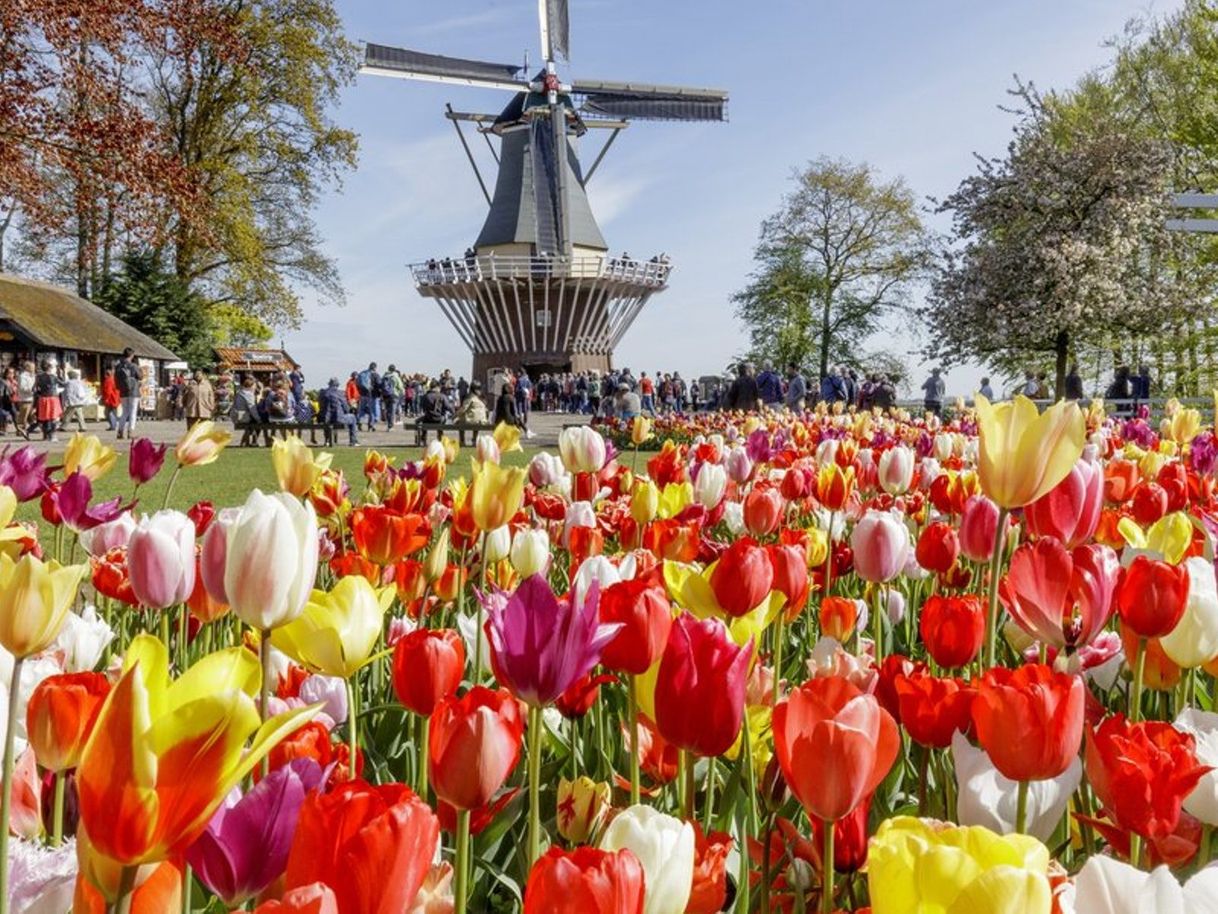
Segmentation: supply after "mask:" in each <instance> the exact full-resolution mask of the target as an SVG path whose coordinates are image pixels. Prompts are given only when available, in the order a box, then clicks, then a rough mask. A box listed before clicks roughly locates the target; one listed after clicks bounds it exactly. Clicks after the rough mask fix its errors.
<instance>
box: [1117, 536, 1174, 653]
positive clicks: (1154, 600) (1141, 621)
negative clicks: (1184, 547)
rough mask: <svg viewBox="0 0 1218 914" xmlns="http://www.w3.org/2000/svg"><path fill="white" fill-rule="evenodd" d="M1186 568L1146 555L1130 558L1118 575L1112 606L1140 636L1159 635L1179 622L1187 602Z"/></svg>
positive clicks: (1153, 636)
mask: <svg viewBox="0 0 1218 914" xmlns="http://www.w3.org/2000/svg"><path fill="white" fill-rule="evenodd" d="M1188 596H1189V568H1188V566H1187V565H1171V564H1169V563H1167V562H1163V561H1159V560H1157V559H1152V558H1150V557H1149V556H1146V555H1139V556H1137V557H1136V558H1134V560H1133V562H1132V564H1130V566H1129V567H1128V568H1126V569H1125V572H1124V574H1123V575H1122V576H1121V583H1120V586H1119V587H1118V588H1117V593H1116V609H1117V612H1118V613H1120V616H1121V621H1122V622H1124V623H1125V625H1127V626H1128V627H1129V628H1130V629H1132V630H1133V631H1134V632H1136V633H1137V635H1138V636H1139V637H1141V638H1161V637H1162V636H1164V635H1166V634H1167V633H1168V632H1170V631H1171V630H1172V629H1174V628H1175V627H1176V625H1177V624H1178V623H1179V621H1180V618H1181V617H1182V616H1183V615H1184V608H1185V606H1187V605H1188Z"/></svg>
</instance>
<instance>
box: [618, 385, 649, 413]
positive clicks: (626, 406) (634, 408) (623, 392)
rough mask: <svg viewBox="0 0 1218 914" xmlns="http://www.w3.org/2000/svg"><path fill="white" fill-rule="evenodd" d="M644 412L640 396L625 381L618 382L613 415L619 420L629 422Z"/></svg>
mask: <svg viewBox="0 0 1218 914" xmlns="http://www.w3.org/2000/svg"><path fill="white" fill-rule="evenodd" d="M642 411H643V404H642V401H641V400H640V399H639V395H638V394H636V393H635V392H634V391H633V390H631V389H630V385H629V384H628V383H626V382H625V381H620V382H618V385H617V396H616V397H614V398H613V413H614V415H615V416H617V417H618V418H619V419H623V420H625V421H627V422H629V421H630V420H631V419H633V418H634V417H635V416H637V415H639V413H641V412H642Z"/></svg>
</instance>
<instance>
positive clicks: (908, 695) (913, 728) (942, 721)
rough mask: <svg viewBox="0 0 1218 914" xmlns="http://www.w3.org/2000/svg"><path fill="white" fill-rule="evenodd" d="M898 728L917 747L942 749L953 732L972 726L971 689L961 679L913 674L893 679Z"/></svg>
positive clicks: (947, 743)
mask: <svg viewBox="0 0 1218 914" xmlns="http://www.w3.org/2000/svg"><path fill="white" fill-rule="evenodd" d="M893 687H894V688H895V689H896V693H897V701H898V702H899V704H900V708H901V726H902V727H904V728H905V732H906V733H908V734H909V738H910V739H912V740H913V741H914V742H915V743H917V744H918V745H920V746H927V747H929V748H934V749H946V748H947V747H948V746H950V745H951V744H952V736H953V735H954V734H955V733H956V731H958V730H959V731H962V732H968V729H969V725H970V724H971V723H972V707H973V695H974V692H973V690H972V689H971V688H970V687H969V686H968V685H967V684H966V683H965V682H964V680H962V679H957V678H952V677H944V678H942V679H941V678H939V677H937V676H931V675H930V674H929V673H925V672H921V671H915V672H913V673H910V674H909V675H908V676H906V675H900V676H897V677H896V678H895V679H894V680H893Z"/></svg>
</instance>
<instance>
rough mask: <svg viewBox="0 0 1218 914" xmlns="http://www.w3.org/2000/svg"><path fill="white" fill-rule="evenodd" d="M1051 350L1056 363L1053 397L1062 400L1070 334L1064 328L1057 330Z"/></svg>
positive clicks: (1064, 393)
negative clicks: (1055, 357)
mask: <svg viewBox="0 0 1218 914" xmlns="http://www.w3.org/2000/svg"><path fill="white" fill-rule="evenodd" d="M1053 351H1054V354H1055V355H1056V356H1057V363H1056V365H1055V366H1054V367H1055V369H1056V373H1055V376H1054V379H1053V391H1054V399H1055V400H1062V399H1065V396H1066V362H1067V360H1068V359H1069V358H1070V335H1069V334H1068V333H1066V331H1065V330H1059V331H1057V339H1056V340H1055V341H1054V344H1053Z"/></svg>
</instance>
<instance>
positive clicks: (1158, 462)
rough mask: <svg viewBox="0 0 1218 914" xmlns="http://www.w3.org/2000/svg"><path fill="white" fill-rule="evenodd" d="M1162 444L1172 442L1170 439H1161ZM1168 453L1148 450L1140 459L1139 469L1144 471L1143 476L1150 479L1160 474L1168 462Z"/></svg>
mask: <svg viewBox="0 0 1218 914" xmlns="http://www.w3.org/2000/svg"><path fill="white" fill-rule="evenodd" d="M1159 443H1160V445H1165V444H1171V443H1172V442H1170V441H1161V442H1159ZM1167 460H1168V458H1167V455H1166V454H1161V453H1159V452H1158V451H1147V452H1146V453H1145V454H1143V455H1142V458H1141V459H1140V460H1139V461H1138V469H1139V470H1141V471H1142V476H1143V477H1145V478H1148V479H1154V478H1156V477H1157V476H1158V475H1159V470H1161V469H1162V468H1163V465H1164V464H1165V463H1167Z"/></svg>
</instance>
